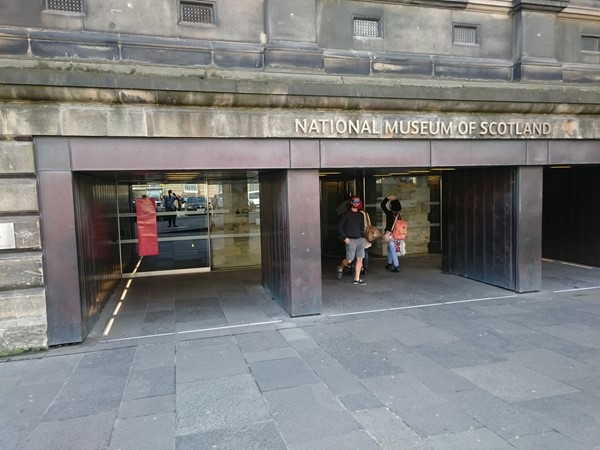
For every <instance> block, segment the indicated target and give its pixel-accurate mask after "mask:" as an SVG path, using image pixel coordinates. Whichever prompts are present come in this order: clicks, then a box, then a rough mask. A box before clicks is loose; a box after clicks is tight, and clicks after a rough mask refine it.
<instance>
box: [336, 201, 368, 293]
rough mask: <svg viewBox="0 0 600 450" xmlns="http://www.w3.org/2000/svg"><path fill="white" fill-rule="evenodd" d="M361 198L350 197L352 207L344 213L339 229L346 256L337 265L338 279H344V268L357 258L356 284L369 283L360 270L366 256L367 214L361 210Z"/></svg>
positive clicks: (355, 268)
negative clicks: (362, 276) (362, 277)
mask: <svg viewBox="0 0 600 450" xmlns="http://www.w3.org/2000/svg"><path fill="white" fill-rule="evenodd" d="M361 203H362V202H361V199H360V198H359V197H352V198H351V199H350V209H349V210H348V211H346V212H345V213H343V214H342V217H341V219H340V221H339V223H338V231H339V235H340V239H342V241H344V244H346V258H345V259H343V260H342V262H341V263H340V265H339V266H337V279H338V280H341V279H342V274H343V272H344V268H345V267H346V266H349V265H350V264H352V261H353V260H354V258H356V264H355V265H354V284H358V285H361V286H363V285H365V284H367V283H366V282H365V281H364V280H362V279H361V278H360V270H361V268H362V265H363V258H364V257H365V239H364V237H365V215H364V214H363V213H362V212H361V211H360V206H361Z"/></svg>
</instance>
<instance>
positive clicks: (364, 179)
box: [320, 168, 442, 258]
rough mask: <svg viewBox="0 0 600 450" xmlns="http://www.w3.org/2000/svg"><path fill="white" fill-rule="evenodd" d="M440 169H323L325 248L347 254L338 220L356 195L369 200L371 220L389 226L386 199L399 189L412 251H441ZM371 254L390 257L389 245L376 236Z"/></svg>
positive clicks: (327, 254) (325, 251)
mask: <svg viewBox="0 0 600 450" xmlns="http://www.w3.org/2000/svg"><path fill="white" fill-rule="evenodd" d="M441 173H442V171H440V170H426V169H419V170H416V169H415V170H412V169H411V170H408V169H397V168H395V169H385V170H376V171H374V170H370V171H363V170H361V171H354V170H350V171H322V172H320V189H321V251H322V254H323V256H324V257H335V258H338V257H341V256H343V254H344V253H343V252H344V245H343V243H342V242H341V241H340V240H339V236H338V229H337V223H338V221H339V218H340V215H341V213H342V212H343V211H345V210H346V209H347V202H348V199H349V197H350V196H352V195H357V196H359V197H360V198H361V199H363V202H364V208H365V211H366V212H367V213H368V214H369V217H370V219H371V223H372V224H373V225H375V226H377V227H378V228H380V229H383V228H385V215H384V213H383V210H382V209H381V206H380V205H381V202H382V201H383V199H384V198H385V197H387V196H388V195H395V196H396V197H397V198H398V199H399V200H400V203H401V204H402V217H403V218H404V219H405V220H406V221H408V222H409V224H410V231H409V234H410V238H409V239H407V246H408V247H407V253H409V254H411V255H427V254H439V253H440V252H441V245H442V243H441V222H440V220H441V217H440V205H441V201H440V195H441ZM369 255H371V256H379V257H386V256H387V246H386V245H383V244H382V242H381V241H379V242H375V243H374V244H373V245H372V246H371V248H370V249H369Z"/></svg>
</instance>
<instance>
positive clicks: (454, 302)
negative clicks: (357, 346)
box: [328, 295, 518, 317]
mask: <svg viewBox="0 0 600 450" xmlns="http://www.w3.org/2000/svg"><path fill="white" fill-rule="evenodd" d="M515 297H518V296H517V295H504V296H502V297H486V298H474V299H469V300H454V301H451V302H438V303H427V304H425V305H410V306H397V307H395V308H384V309H371V310H369V311H354V312H348V313H339V314H329V316H328V317H340V316H352V315H358V314H370V313H378V312H386V311H400V310H402V309H417V308H429V307H431V306H443V305H455V304H458V303H471V302H485V301H489V300H501V299H504V298H515Z"/></svg>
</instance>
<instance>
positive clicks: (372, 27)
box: [354, 19, 381, 37]
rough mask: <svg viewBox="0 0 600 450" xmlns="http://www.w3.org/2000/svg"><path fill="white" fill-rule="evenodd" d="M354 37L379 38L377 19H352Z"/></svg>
mask: <svg viewBox="0 0 600 450" xmlns="http://www.w3.org/2000/svg"><path fill="white" fill-rule="evenodd" d="M354 36H360V37H381V27H380V26H379V19H354Z"/></svg>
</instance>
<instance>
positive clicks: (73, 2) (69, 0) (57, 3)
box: [46, 0, 83, 13]
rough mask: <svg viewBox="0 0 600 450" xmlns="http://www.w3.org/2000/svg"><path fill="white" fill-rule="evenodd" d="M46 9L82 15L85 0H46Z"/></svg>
mask: <svg viewBox="0 0 600 450" xmlns="http://www.w3.org/2000/svg"><path fill="white" fill-rule="evenodd" d="M46 9H47V10H49V11H59V12H71V13H82V12H83V0H46Z"/></svg>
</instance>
